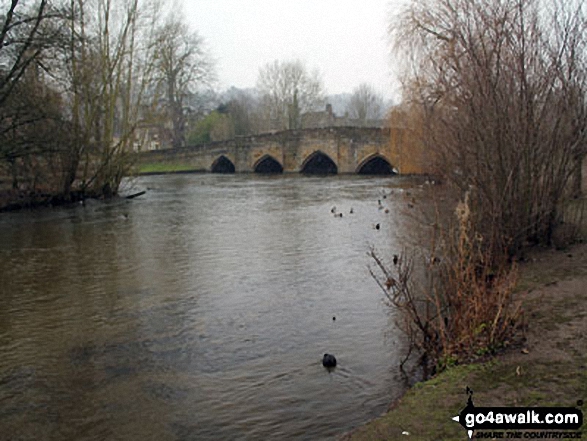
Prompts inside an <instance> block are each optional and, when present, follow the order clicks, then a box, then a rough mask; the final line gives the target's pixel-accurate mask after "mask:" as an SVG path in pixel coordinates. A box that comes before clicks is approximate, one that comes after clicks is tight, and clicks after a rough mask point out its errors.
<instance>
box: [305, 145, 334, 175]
mask: <svg viewBox="0 0 587 441" xmlns="http://www.w3.org/2000/svg"><path fill="white" fill-rule="evenodd" d="M300 173H305V174H308V175H335V174H337V173H338V166H337V165H336V163H335V162H334V161H333V160H332V159H331V158H330V156H328V155H327V154H326V153H323V152H321V151H320V150H316V151H315V152H313V153H311V154H310V155H308V157H307V158H306V159H305V160H304V162H303V163H302V166H301V167H300Z"/></svg>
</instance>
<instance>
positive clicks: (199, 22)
mask: <svg viewBox="0 0 587 441" xmlns="http://www.w3.org/2000/svg"><path fill="white" fill-rule="evenodd" d="M184 1H185V5H184V11H185V15H186V18H187V21H188V22H189V23H190V25H191V26H192V28H193V29H195V30H197V31H198V32H199V33H200V35H201V36H202V37H204V39H205V40H206V43H207V46H208V48H209V50H210V51H211V52H212V55H213V57H214V58H215V59H216V60H217V72H218V79H219V82H220V87H222V88H225V87H229V86H236V87H241V88H245V87H254V86H255V84H256V81H257V76H258V73H259V68H260V67H261V66H263V65H265V64H266V63H268V62H271V61H273V60H276V59H278V60H291V59H296V58H299V59H300V60H302V61H303V62H304V63H305V64H306V66H307V67H308V68H309V69H310V70H312V69H318V70H319V71H320V72H321V74H322V79H323V80H324V85H325V87H326V89H327V92H328V93H329V94H335V93H342V92H352V90H353V88H355V87H356V86H358V85H359V84H360V83H363V82H367V83H370V84H372V85H373V86H374V87H375V88H376V89H377V90H378V91H379V92H380V93H381V94H383V95H384V96H385V97H386V98H391V97H393V96H394V92H395V88H396V87H397V83H396V82H395V81H394V78H393V76H392V73H391V68H392V63H391V61H390V60H391V56H390V51H389V44H388V40H387V34H386V28H387V24H388V17H389V12H390V8H397V7H398V6H397V4H398V3H399V1H398V0H363V1H361V0H282V1H279V0H184Z"/></svg>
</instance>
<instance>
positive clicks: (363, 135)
mask: <svg viewBox="0 0 587 441" xmlns="http://www.w3.org/2000/svg"><path fill="white" fill-rule="evenodd" d="M411 138H412V137H411V136H410V132H409V130H407V129H403V128H391V129H389V128H359V127H331V128H321V129H305V130H287V131H283V132H277V133H267V134H261V135H255V136H245V137H237V138H235V139H232V140H228V141H221V142H214V143H210V144H204V145H198V146H193V147H185V148H181V149H168V150H155V151H148V152H143V153H141V154H140V158H139V163H140V164H144V165H146V164H166V165H169V166H170V168H173V166H174V165H181V168H182V169H183V170H185V169H189V170H193V171H208V172H213V173H250V172H256V173H283V172H286V173H307V174H336V173H345V174H351V173H352V174H355V173H357V174H395V173H419V172H422V170H421V169H419V167H418V166H414V164H415V161H414V160H413V158H411V160H409V161H406V160H405V159H406V157H409V156H413V155H414V154H415V152H414V151H413V142H412V139H411Z"/></svg>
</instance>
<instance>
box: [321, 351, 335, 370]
mask: <svg viewBox="0 0 587 441" xmlns="http://www.w3.org/2000/svg"><path fill="white" fill-rule="evenodd" d="M322 366H324V367H325V368H333V367H336V358H335V357H334V355H332V354H324V357H322Z"/></svg>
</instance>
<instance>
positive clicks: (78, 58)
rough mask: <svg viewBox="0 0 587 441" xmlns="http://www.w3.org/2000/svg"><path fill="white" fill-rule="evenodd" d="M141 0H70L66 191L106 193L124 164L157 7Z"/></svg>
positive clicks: (147, 75) (146, 78) (148, 68)
mask: <svg viewBox="0 0 587 441" xmlns="http://www.w3.org/2000/svg"><path fill="white" fill-rule="evenodd" d="M151 6H152V5H150V4H149V3H141V4H139V1H138V0H122V1H119V2H116V3H114V2H112V1H111V0H71V6H70V8H71V19H70V24H69V27H70V30H69V32H70V42H69V45H68V47H67V48H66V51H65V54H64V63H66V64H67V69H68V72H69V74H68V75H69V77H68V82H67V86H66V92H67V95H68V99H69V105H70V107H71V124H72V134H71V138H72V139H71V142H70V143H69V149H68V151H67V152H66V153H65V155H64V162H65V170H66V176H65V178H64V193H65V194H67V193H68V192H69V190H70V187H71V186H72V184H73V183H74V181H76V180H78V181H79V185H78V186H79V188H80V190H81V191H82V192H85V191H88V190H89V191H91V192H93V193H97V194H103V195H105V196H109V195H112V194H115V193H116V192H117V190H118V186H119V184H120V181H121V180H122V178H123V177H124V175H125V174H126V173H127V172H128V168H129V166H130V161H129V156H130V153H131V151H132V144H133V141H134V132H135V129H136V125H137V122H138V120H139V117H140V113H139V112H140V110H141V108H142V106H143V103H144V97H145V91H146V87H147V85H148V84H150V82H151V79H152V72H153V64H152V60H153V48H154V36H153V32H152V30H153V28H154V26H155V23H156V20H157V17H158V14H157V10H156V9H153V8H151Z"/></svg>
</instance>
